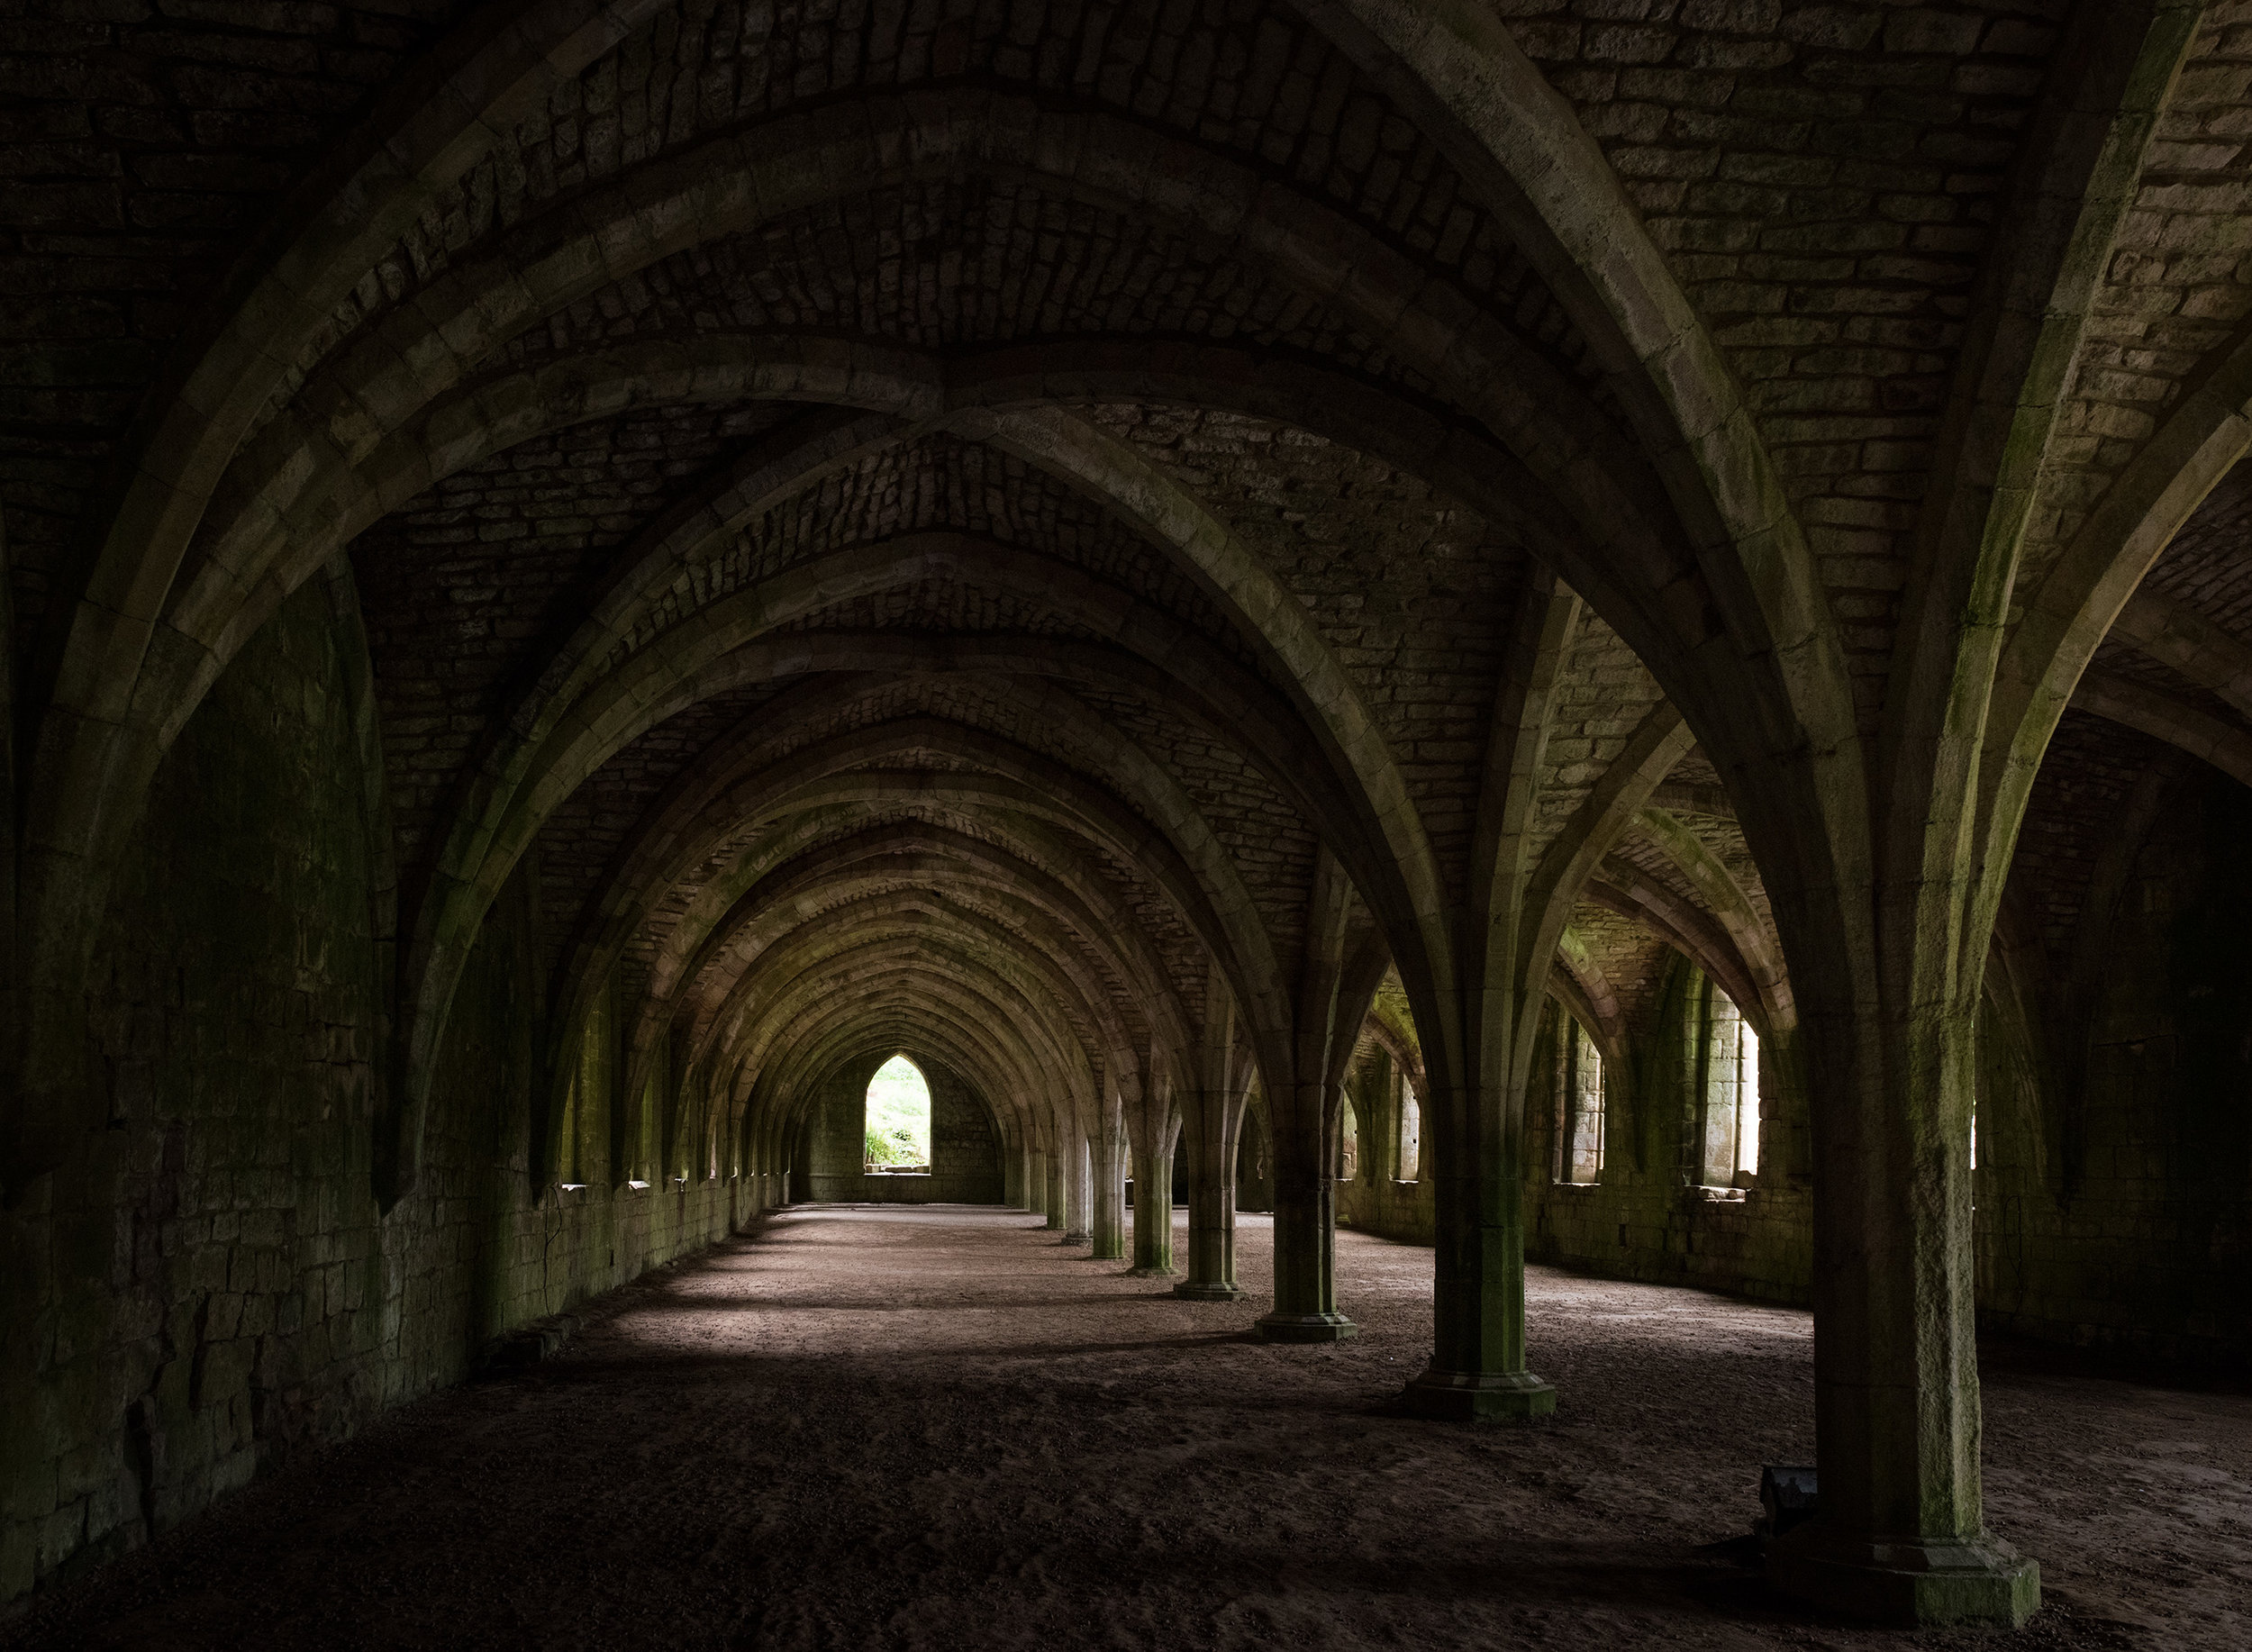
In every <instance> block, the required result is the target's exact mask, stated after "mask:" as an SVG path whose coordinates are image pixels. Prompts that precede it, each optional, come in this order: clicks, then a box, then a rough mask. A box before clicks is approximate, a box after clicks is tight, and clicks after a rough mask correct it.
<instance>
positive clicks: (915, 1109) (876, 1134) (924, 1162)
mask: <svg viewBox="0 0 2252 1652" xmlns="http://www.w3.org/2000/svg"><path fill="white" fill-rule="evenodd" d="M867 1168H868V1170H869V1171H870V1173H871V1174H876V1173H887V1174H890V1175H930V1174H931V1086H930V1085H927V1084H925V1083H924V1082H923V1077H922V1069H921V1068H920V1067H916V1066H915V1064H914V1063H913V1062H912V1061H910V1060H908V1059H907V1057H904V1056H894V1057H892V1058H891V1059H890V1060H889V1061H886V1062H885V1064H884V1065H883V1066H882V1067H877V1068H876V1076H875V1077H873V1078H871V1079H869V1080H868V1094H867Z"/></svg>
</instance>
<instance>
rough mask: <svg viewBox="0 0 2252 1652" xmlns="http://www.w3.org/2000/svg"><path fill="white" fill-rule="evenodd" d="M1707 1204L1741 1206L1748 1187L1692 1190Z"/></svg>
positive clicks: (1696, 1188) (1748, 1190) (1699, 1188)
mask: <svg viewBox="0 0 2252 1652" xmlns="http://www.w3.org/2000/svg"><path fill="white" fill-rule="evenodd" d="M1690 1191H1691V1192H1693V1193H1694V1194H1696V1195H1697V1196H1698V1197H1699V1198H1700V1199H1702V1200H1703V1201H1704V1203H1707V1204H1741V1203H1743V1202H1744V1195H1745V1194H1748V1193H1749V1192H1750V1191H1751V1189H1749V1188H1748V1187H1695V1188H1692V1189H1691V1190H1690Z"/></svg>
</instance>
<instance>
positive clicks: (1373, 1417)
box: [0, 1206, 2252, 1652]
mask: <svg viewBox="0 0 2252 1652" xmlns="http://www.w3.org/2000/svg"><path fill="white" fill-rule="evenodd" d="M1176 1215H1177V1213H1176ZM1268 1237H1269V1229H1268V1224H1267V1219H1265V1218H1262V1217H1246V1218H1244V1219H1243V1221H1242V1226H1241V1231H1240V1252H1241V1265H1240V1277H1241V1279H1242V1282H1243V1283H1244V1284H1245V1285H1247V1286H1248V1287H1249V1288H1250V1289H1251V1290H1252V1291H1253V1293H1254V1295H1253V1297H1252V1298H1251V1299H1250V1300H1249V1301H1247V1302H1244V1303H1236V1304H1205V1303H1183V1302H1180V1301H1178V1300H1176V1299H1175V1298H1173V1297H1171V1296H1170V1295H1167V1294H1165V1293H1163V1291H1162V1289H1161V1287H1160V1286H1159V1285H1158V1284H1155V1283H1153V1282H1151V1281H1148V1280H1137V1279H1129V1278H1126V1277H1124V1276H1123V1275H1122V1274H1121V1271H1120V1266H1121V1265H1119V1264H1116V1263H1106V1264H1097V1263H1094V1262H1090V1261H1088V1260H1087V1259H1086V1252H1085V1249H1084V1248H1082V1249H1076V1250H1074V1249H1066V1248H1061V1247H1059V1246H1058V1245H1057V1244H1056V1243H1055V1238H1056V1236H1055V1235H1053V1234H1049V1233H1047V1232H1044V1231H1041V1230H1039V1229H1038V1228H1037V1226H1036V1225H1035V1219H1031V1218H1028V1217H1026V1216H1025V1215H1023V1214H1022V1212H994V1211H986V1210H971V1209H967V1208H959V1207H945V1208H929V1209H923V1210H916V1209H913V1208H903V1207H897V1206H894V1207H888V1208H884V1207H866V1206H862V1207H845V1206H817V1207H807V1208H802V1209H800V1210H798V1211H795V1212H789V1213H786V1214H785V1215H783V1216H781V1217H779V1218H777V1219H776V1221H774V1222H773V1223H772V1224H771V1225H770V1226H769V1227H768V1228H767V1230H766V1232H765V1233H764V1234H763V1235H762V1236H761V1237H759V1238H758V1239H747V1240H742V1241H739V1242H735V1243H732V1244H730V1245H727V1246H724V1247H722V1248H720V1249H719V1250H718V1251H716V1252H714V1253H713V1254H712V1255H711V1256H710V1257H707V1258H706V1259H704V1260H702V1261H700V1262H696V1263H693V1264H690V1265H687V1266H682V1267H678V1268H676V1269H673V1270H670V1271H668V1272H667V1273H665V1274H662V1275H657V1276H654V1277H652V1278H651V1279H649V1280H647V1281H644V1282H643V1283H641V1284H637V1285H634V1286H631V1287H629V1288H628V1289H626V1290H624V1291H622V1292H619V1293H615V1294H614V1295H613V1296H611V1297H609V1298H606V1299H604V1301H603V1302H601V1303H597V1304H595V1305H593V1307H592V1308H591V1309H590V1311H589V1315H590V1317H589V1322H588V1324H587V1326H586V1329H585V1330H583V1331H582V1332H581V1333H580V1335H579V1336H578V1338H577V1339H576V1340H575V1341H574V1342H573V1343H572V1344H571V1345H570V1346H569V1348H568V1349H567V1350H566V1351H565V1352H564V1353H563V1354H562V1355H561V1356H559V1357H557V1358H555V1359H552V1360H550V1361H549V1362H548V1363H547V1364H545V1365H542V1366H538V1367H536V1368H535V1369H534V1370H532V1371H531V1372H529V1373H526V1374H524V1375H516V1376H511V1377H506V1378H500V1379H493V1380H486V1381H484V1382H480V1383H477V1384H472V1385H470V1386H468V1387H466V1388H461V1389H457V1390H455V1391H452V1392H450V1393H445V1394H441V1395H440V1396H438V1397H436V1398H434V1399H431V1400H429V1401H427V1402H423V1403H421V1404H418V1405H414V1406H412V1407H409V1408H407V1409H405V1410H403V1411H399V1412H397V1413H395V1416H394V1417H392V1418H391V1419H390V1420H388V1421H386V1422H385V1423H384V1425H383V1426H382V1427H380V1428H379V1429H377V1430H372V1431H371V1432H369V1433H368V1434H367V1435H365V1436H363V1437H362V1438H360V1439H358V1440H356V1441H354V1442H353V1443H351V1444H350V1445H348V1446H345V1447H341V1448H336V1449H333V1450H331V1451H328V1452H325V1453H322V1454H319V1455H317V1456H313V1457H303V1458H300V1459H299V1460H297V1461H295V1462H293V1463H292V1464H290V1465H289V1466H286V1468H284V1469H283V1470H282V1471H281V1472H279V1473H278V1474H277V1475H273V1476H272V1477H270V1478H268V1479H267V1480H265V1481H263V1482H261V1483H260V1484H258V1485H256V1486H254V1487H252V1488H251V1489H250V1490H249V1491H247V1492H245V1493H241V1495H239V1496H236V1497H234V1498H232V1499H231V1500H230V1501H228V1502H226V1503H225V1504H223V1505H222V1507H220V1508H219V1509H217V1510H215V1511H213V1512H212V1513H210V1514H208V1515H205V1516H204V1517H203V1518H201V1519H199V1520H195V1521H194V1522H192V1523H191V1524H190V1525H189V1526H188V1527H186V1529H182V1530H180V1531H178V1532H176V1533H174V1534H173V1535H172V1536H170V1537H168V1538H167V1539H165V1540H164V1541H162V1542H161V1543H159V1544H158V1545H157V1546H156V1547H155V1548H153V1549H151V1550H150V1551H147V1552H145V1553H143V1554H141V1555H138V1556H135V1557H132V1558H131V1559H129V1560H126V1561H124V1562H122V1563H119V1564H117V1565H115V1566H110V1567H107V1568H105V1569H104V1570H101V1571H99V1572H96V1573H95V1574H93V1575H89V1576H87V1577H86V1578H84V1579H82V1580H80V1581H79V1582H77V1583H75V1584H71V1585H69V1586H68V1587H66V1588H64V1589H61V1590H59V1591H57V1592H54V1593H51V1594H49V1595H47V1596H45V1597H43V1598H41V1599H40V1600H39V1601H38V1602H37V1603H36V1605H35V1607H34V1609H33V1611H32V1612H31V1613H30V1614H28V1615H27V1616H25V1617H23V1618H20V1619H18V1620H16V1621H15V1622H14V1623H12V1624H10V1625H7V1626H6V1627H5V1628H0V1647H7V1648H19V1647H50V1646H51V1647H135V1648H156V1649H161V1648H173V1647H181V1648H186V1647H199V1648H200V1647H213V1648H218V1647H224V1648H238V1647H240V1648H262V1647H446V1648H452V1647H525V1648H535V1647H536V1648H540V1649H542V1652H554V1649H560V1648H577V1647H622V1646H647V1647H835V1648H861V1647H915V1648H922V1647H930V1648H949V1649H950V1648H977V1649H980V1652H982V1649H985V1648H993V1649H995V1652H1011V1649H1013V1648H1020V1647H1021V1648H1026V1649H1028V1652H1029V1649H1031V1648H1040V1649H1041V1652H1070V1649H1076V1648H1080V1647H1164V1648H1167V1649H1168V1652H1170V1649H1172V1648H1184V1649H1185V1648H1203V1647H1411V1648H1419V1649H1420V1648H1427V1647H1518V1646H1539V1647H1589V1648H1602V1649H1603V1652H1621V1649H1623V1648H1629V1647H1645V1646H1690V1647H1739V1646H1740V1647H1753V1646H1758V1647H1767V1646H1783V1647H1854V1648H1866V1649H1867V1652H1877V1649H1879V1648H1892V1647H1906V1646H1920V1647H1948V1646H1970V1645H1980V1644H1983V1645H1986V1646H1995V1645H1998V1644H2002V1643H1998V1642H1995V1641H1993V1639H1992V1638H1989V1637H1986V1636H1984V1635H1980V1634H1977V1633H1975V1632H1971V1631H1962V1630H1957V1631H1951V1632H1947V1633H1939V1632H1932V1633H1926V1634H1923V1635H1902V1634H1893V1633H1889V1632H1885V1631H1881V1630H1874V1629H1862V1628H1857V1627H1854V1626H1851V1625H1848V1624H1844V1623H1840V1622H1835V1621H1830V1620H1821V1619H1818V1618H1815V1617H1812V1616H1810V1615H1807V1614H1805V1613H1803V1612H1801V1611H1796V1610H1794V1609H1793V1608H1791V1607H1789V1606H1787V1605H1785V1604H1784V1603H1782V1602H1777V1601H1776V1600H1775V1599H1773V1598H1772V1597H1770V1596H1769V1595H1768V1594H1767V1593H1766V1590H1765V1588H1764V1586H1763V1585H1762V1584H1760V1583H1759V1582H1758V1581H1757V1578H1756V1577H1754V1576H1753V1575H1749V1574H1748V1573H1746V1572H1744V1571H1742V1570H1740V1569H1739V1568H1738V1567H1737V1566H1734V1565H1731V1564H1730V1563H1729V1562H1728V1561H1726V1560H1724V1559H1721V1558H1717V1557H1712V1556H1709V1555H1701V1554H1700V1553H1699V1552H1698V1548H1699V1546H1700V1545H1702V1544H1706V1543H1709V1542H1712V1541H1713V1540H1714V1539H1725V1538H1728V1537H1730V1536H1731V1535H1733V1534H1736V1533H1739V1532H1741V1531H1744V1530H1746V1529H1748V1527H1749V1525H1750V1523H1751V1520H1752V1519H1753V1517H1754V1515H1755V1514H1756V1512H1757V1509H1756V1506H1755V1505H1756V1497H1757V1479H1758V1472H1759V1465H1760V1464H1761V1463H1763V1462H1795V1461H1804V1460H1808V1458H1809V1452H1810V1448H1811V1444H1812V1429H1811V1409H1812V1370H1811V1365H1810V1357H1811V1354H1812V1327H1811V1322H1810V1321H1809V1319H1808V1317H1807V1316H1806V1315H1805V1314H1803V1313H1797V1312H1785V1311H1781V1310H1775V1309H1768V1308H1757V1307H1749V1306H1746V1305H1744V1304H1742V1303H1734V1302H1730V1301H1727V1300H1724V1299H1722V1298H1720V1297H1715V1296H1709V1295H1704V1294H1701V1293H1696V1292H1692V1291H1682V1290H1672V1289H1665V1288H1659V1287H1654V1286H1648V1285H1632V1284H1612V1283H1608V1282H1603V1281H1597V1280H1591V1279H1584V1278H1579V1277H1576V1276H1574V1275H1566V1274H1560V1273H1557V1272H1554V1271H1550V1270H1547V1269H1535V1270H1533V1274H1532V1277H1531V1281H1530V1298H1531V1307H1530V1319H1531V1326H1530V1330H1531V1341H1532V1347H1533V1348H1534V1350H1535V1359H1534V1366H1535V1368H1536V1369H1538V1370H1539V1371H1540V1372H1541V1374H1542V1375H1545V1376H1547V1377H1548V1378H1549V1379H1550V1380H1551V1381H1553V1382H1554V1383H1555V1384H1556V1385H1557V1390H1558V1392H1559V1393H1560V1395H1561V1399H1562V1405H1561V1409H1560V1411H1559V1412H1558V1414H1557V1419H1556V1421H1554V1422H1553V1423H1551V1424H1548V1425H1544V1426H1541V1427H1538V1428H1532V1429H1523V1428H1517V1429H1509V1428H1493V1427H1486V1428H1477V1427H1469V1426H1463V1425H1447V1424H1437V1423H1429V1422H1421V1421H1414V1420H1412V1419H1409V1418H1406V1417H1403V1416H1400V1415H1398V1414H1396V1413H1395V1412H1394V1410H1393V1399H1394V1395H1395V1393H1397V1392H1398V1390H1399V1388H1400V1385H1401V1384H1402V1383H1403V1382H1404V1381H1405V1380H1406V1378H1407V1377H1409V1376H1410V1375H1412V1374H1413V1373H1414V1372H1415V1371H1416V1370H1417V1369H1418V1368H1419V1367H1420V1366H1421V1362H1422V1357H1423V1354H1424V1353H1425V1351H1426V1350H1427V1349H1428V1348H1429V1346H1430V1266H1431V1259H1430V1252H1429V1251H1428V1250H1422V1249H1418V1248H1410V1247H1407V1246H1402V1245H1394V1244H1389V1243H1387V1242H1385V1241H1383V1240H1380V1239H1369V1238H1366V1237H1364V1236H1361V1235H1358V1234H1350V1233H1347V1234H1341V1235H1339V1240H1338V1279H1339V1284H1338V1295H1339V1300H1340V1302H1341V1303H1342V1304H1343V1306H1344V1307H1345V1309H1346V1311H1347V1312H1349V1313H1350V1314H1351V1315H1352V1316H1353V1317H1354V1318H1355V1319H1356V1320H1357V1321H1358V1322H1359V1323H1360V1325H1361V1327H1362V1334H1361V1335H1360V1337H1359V1338H1358V1339H1356V1340H1354V1341H1351V1342H1348V1343H1345V1344H1342V1345H1339V1346H1335V1347H1326V1348H1276V1347H1269V1346H1267V1345H1266V1344H1263V1343H1261V1342H1259V1341H1258V1340H1256V1339H1254V1338H1253V1337H1252V1336H1251V1334H1250V1326H1251V1321H1253V1320H1254V1319H1255V1318H1257V1317H1258V1313H1259V1312H1261V1311H1262V1303H1261V1300H1260V1295H1261V1293H1264V1291H1265V1290H1266V1288H1267V1283H1268V1277H1269V1275H1268V1256H1269V1250H1268ZM1184 1249H1185V1238H1184ZM2054 1363H2055V1362H2054V1361H2053V1360H2050V1359H2048V1358H2047V1357H2041V1356H2037V1355H2030V1354H2028V1353H2026V1352H2024V1351H2022V1350H2020V1351H2017V1352H2009V1351H2004V1352H2002V1354H2000V1355H1998V1356H1997V1357H1994V1358H1993V1359H1990V1361H1989V1372H1988V1377H1987V1382H1986V1390H1985V1393H1986V1461H1987V1478H1986V1485H1987V1496H1988V1509H1989V1519H1990V1520H1991V1522H1992V1523H1993V1526H1994V1528H1995V1529H1997V1530H1999V1531H2001V1532H2002V1533H2003V1534H2004V1535H2006V1536H2007V1537H2009V1538H2010V1539H2012V1540H2013V1541H2015V1542H2016V1543H2017V1544H2018V1545H2019V1546H2020V1548H2023V1549H2025V1550H2026V1551H2028V1552H2029V1553H2031V1554H2033V1555H2035V1556H2037V1557H2039V1560H2040V1562H2041V1566H2042V1568H2043V1573H2044V1576H2045V1578H2046V1580H2047V1584H2048V1601H2049V1602H2050V1604H2049V1605H2048V1607H2047V1608H2046V1609H2045V1610H2044V1611H2043V1612H2042V1613H2041V1615H2040V1617H2039V1618H2038V1619H2037V1620H2035V1622H2034V1625H2033V1627H2032V1628H2031V1629H2029V1630H2027V1631H2026V1632H2025V1633H2024V1635H2023V1636H2021V1637H2020V1638H2015V1639H2013V1640H2011V1641H2010V1642H2008V1643H2007V1644H2010V1645H2011V1646H2019V1647H2164V1648H2193V1647H2212V1648H2228V1649H2229V1652H2243V1648H2245V1647H2247V1646H2252V1546H2248V1545H2247V1539H2252V1398H2247V1397H2246V1396H2245V1395H2243V1394H2241V1393H2194V1392H2182V1391H2176V1390H2172V1389H2167V1388H2161V1387H2156V1386H2146V1385H2138V1384H2130V1383H2126V1382H2121V1381H2117V1380H2107V1379H2103V1378H2100V1377H2094V1376H2090V1375H2057V1374H2055V1372H2054V1370H2053V1368H2052V1369H2048V1370H2046V1371H2045V1370H2044V1367H2053V1366H2054Z"/></svg>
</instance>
